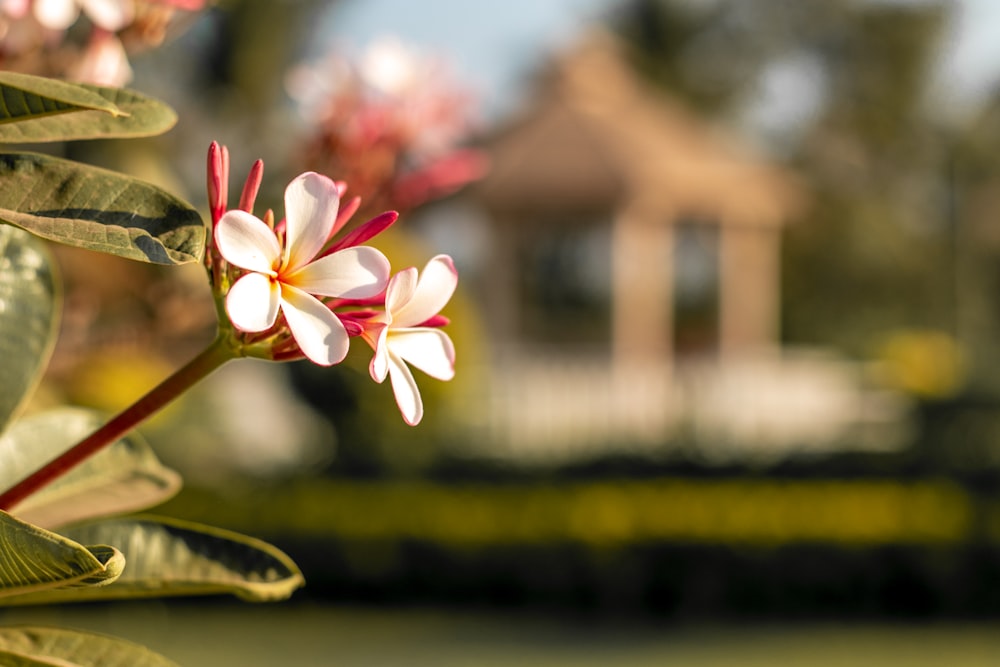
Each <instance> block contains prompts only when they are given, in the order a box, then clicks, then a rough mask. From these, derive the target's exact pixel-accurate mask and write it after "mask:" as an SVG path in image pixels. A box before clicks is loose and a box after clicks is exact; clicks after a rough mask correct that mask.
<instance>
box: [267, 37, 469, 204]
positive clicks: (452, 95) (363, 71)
mask: <svg viewBox="0 0 1000 667" xmlns="http://www.w3.org/2000/svg"><path fill="white" fill-rule="evenodd" d="M287 88H288V91H289V93H290V95H291V96H292V98H293V99H295V100H296V101H297V102H298V103H299V105H300V107H301V110H302V114H303V116H304V117H305V118H306V119H307V122H308V123H310V125H311V127H312V128H313V129H312V132H311V134H310V135H309V136H308V138H307V140H306V144H305V146H303V148H302V150H300V151H298V154H299V155H301V156H302V162H301V166H302V167H303V168H305V169H314V170H316V171H319V172H322V173H336V174H341V175H343V176H344V177H345V178H346V179H347V180H349V181H350V183H351V185H352V187H353V188H354V190H355V191H356V192H360V193H362V194H363V195H364V197H365V199H366V201H367V202H368V203H369V204H370V205H371V206H372V207H374V208H375V209H377V210H381V209H382V208H394V209H397V210H408V209H411V208H413V207H415V206H418V205H420V204H422V203H425V202H427V201H429V200H432V199H436V198H439V197H442V196H445V195H448V194H450V193H452V192H453V191H455V190H457V189H458V188H460V187H461V186H463V185H465V184H467V183H469V182H471V181H474V180H477V179H478V178H480V177H481V176H482V174H483V172H484V171H485V167H486V161H485V158H484V156H483V155H482V154H481V153H480V152H479V151H476V150H471V149H462V148H459V145H460V143H461V142H462V141H463V140H465V139H466V138H467V137H468V135H469V133H470V132H471V130H472V123H471V116H472V114H471V106H472V105H471V101H472V98H471V96H470V95H469V94H468V93H466V92H465V91H463V90H461V89H460V88H459V87H458V86H457V85H455V84H454V83H453V79H452V78H451V77H450V76H448V72H447V71H446V70H445V67H444V64H443V62H442V61H440V60H438V59H433V58H428V57H426V56H420V55H417V54H415V53H413V52H412V51H410V50H408V49H406V48H405V47H404V46H403V45H402V44H401V43H400V42H399V41H397V40H395V39H383V40H380V41H376V42H374V43H373V44H372V45H371V46H370V47H369V48H368V50H367V51H366V52H365V54H364V55H363V57H361V58H360V59H359V60H357V61H356V62H354V61H349V60H347V59H346V58H344V57H343V56H341V55H339V54H332V55H330V56H327V57H326V58H325V59H323V60H321V61H319V62H317V63H315V64H311V65H299V66H298V67H296V68H294V69H293V70H292V71H291V72H290V73H289V76H288V78H287Z"/></svg>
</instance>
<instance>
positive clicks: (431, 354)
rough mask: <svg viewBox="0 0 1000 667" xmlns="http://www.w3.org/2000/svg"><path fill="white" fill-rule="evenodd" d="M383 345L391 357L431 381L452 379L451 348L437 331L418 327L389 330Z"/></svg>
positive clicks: (452, 349)
mask: <svg viewBox="0 0 1000 667" xmlns="http://www.w3.org/2000/svg"><path fill="white" fill-rule="evenodd" d="M386 343H387V344H388V346H389V352H390V354H391V355H392V356H398V357H400V358H402V359H404V360H405V361H407V362H408V363H410V364H411V365H412V366H413V367H414V368H419V369H420V370H422V371H423V372H424V373H427V374H428V375H430V376H431V377H432V378H436V379H438V380H450V379H452V378H453V377H455V345H454V344H453V343H452V342H451V338H449V337H448V334H446V333H445V332H443V331H441V330H440V329H433V328H430V327H418V328H415V329H395V328H394V329H392V330H390V331H389V335H388V338H387V340H386Z"/></svg>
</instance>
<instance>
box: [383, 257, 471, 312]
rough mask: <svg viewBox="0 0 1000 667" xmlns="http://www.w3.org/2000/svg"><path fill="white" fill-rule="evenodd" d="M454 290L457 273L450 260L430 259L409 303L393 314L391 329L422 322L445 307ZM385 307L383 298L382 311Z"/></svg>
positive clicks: (397, 308)
mask: <svg viewBox="0 0 1000 667" xmlns="http://www.w3.org/2000/svg"><path fill="white" fill-rule="evenodd" d="M456 286H458V272H457V271H455V265H454V263H452V261H451V257H449V256H448V255H438V256H437V257H434V258H433V259H431V261H429V262H427V266H425V267H424V270H423V272H422V273H421V274H420V280H419V281H417V286H416V288H415V289H414V290H413V294H412V295H411V296H410V298H409V300H407V301H406V302H405V303H403V304H400V305H399V306H397V307H396V310H394V311H393V313H392V321H393V325H394V326H399V327H413V326H417V325H418V324H421V323H423V322H426V321H427V320H429V319H430V318H432V317H434V316H435V315H437V314H438V313H439V312H441V309H442V308H444V307H445V306H446V305H447V304H448V300H449V299H451V296H452V294H454V293H455V287H456ZM388 303H389V300H388V295H387V298H386V304H387V306H386V307H388Z"/></svg>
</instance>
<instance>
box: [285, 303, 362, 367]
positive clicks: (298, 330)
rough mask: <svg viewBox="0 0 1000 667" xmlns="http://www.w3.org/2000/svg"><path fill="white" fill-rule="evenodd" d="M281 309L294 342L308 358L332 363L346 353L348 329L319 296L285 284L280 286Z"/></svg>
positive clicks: (322, 364) (336, 361)
mask: <svg viewBox="0 0 1000 667" xmlns="http://www.w3.org/2000/svg"><path fill="white" fill-rule="evenodd" d="M281 312H282V313H284V314H285V319H286V320H287V321H288V328H289V329H291V330H292V336H294V337H295V342H296V343H298V345H299V347H300V348H301V349H302V352H303V354H305V355H306V357H308V358H309V359H310V361H312V362H313V363H316V364H319V365H321V366H332V365H333V364H337V363H340V362H341V361H343V360H344V357H345V356H347V348H348V345H349V340H348V336H347V330H346V329H345V328H344V325H343V323H341V321H340V320H339V319H338V318H337V316H336V315H334V314H333V312H332V311H331V310H330V309H329V308H327V307H326V306H325V305H324V304H323V302H321V301H320V300H319V299H317V298H316V297H314V296H312V295H310V294H306V293H305V292H303V291H302V290H299V289H296V288H294V287H290V286H288V285H285V286H284V287H283V288H282V290H281Z"/></svg>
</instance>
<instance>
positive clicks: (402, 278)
mask: <svg viewBox="0 0 1000 667" xmlns="http://www.w3.org/2000/svg"><path fill="white" fill-rule="evenodd" d="M417 280H418V279H417V269H416V268H415V267H412V266H411V267H410V268H408V269H403V270H402V271H400V272H399V273H397V274H396V275H394V276H393V277H392V278H391V279H390V280H389V286H388V287H386V289H385V312H387V313H388V314H389V316H390V317H391V318H392V320H393V321H395V319H396V311H398V310H402V309H403V308H405V307H406V304H407V302H408V301H409V300H410V299H412V298H413V292H414V291H415V290H416V289H417Z"/></svg>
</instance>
